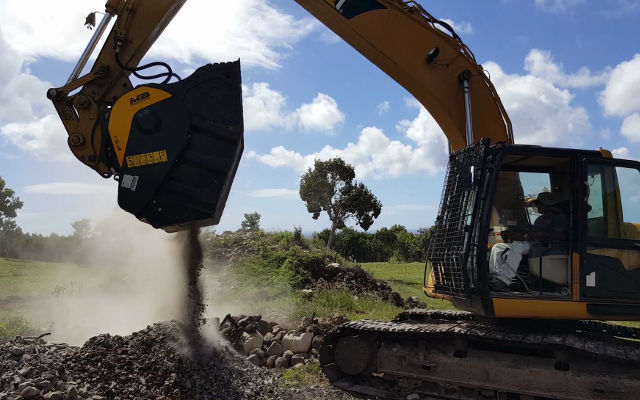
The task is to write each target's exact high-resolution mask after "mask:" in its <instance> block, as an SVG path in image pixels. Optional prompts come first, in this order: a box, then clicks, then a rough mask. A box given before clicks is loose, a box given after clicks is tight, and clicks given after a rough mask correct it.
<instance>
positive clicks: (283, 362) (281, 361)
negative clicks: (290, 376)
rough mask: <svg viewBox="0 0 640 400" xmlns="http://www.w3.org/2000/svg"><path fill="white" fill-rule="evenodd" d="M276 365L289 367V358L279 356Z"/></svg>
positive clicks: (277, 366)
mask: <svg viewBox="0 0 640 400" xmlns="http://www.w3.org/2000/svg"><path fill="white" fill-rule="evenodd" d="M274 365H275V367H276V368H289V360H288V359H287V358H286V357H278V358H277V359H276V362H275V363H274Z"/></svg>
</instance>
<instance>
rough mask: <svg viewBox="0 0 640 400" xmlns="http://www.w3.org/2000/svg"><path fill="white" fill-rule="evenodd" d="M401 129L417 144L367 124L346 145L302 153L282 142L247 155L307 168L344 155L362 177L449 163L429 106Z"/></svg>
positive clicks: (432, 171) (431, 169)
mask: <svg viewBox="0 0 640 400" xmlns="http://www.w3.org/2000/svg"><path fill="white" fill-rule="evenodd" d="M398 129H399V130H400V131H401V132H403V133H404V134H405V137H406V138H407V139H409V140H411V141H412V142H413V143H414V144H413V145H410V144H405V143H402V142H400V141H398V140H391V139H389V138H388V137H387V136H386V135H385V134H384V132H383V131H382V130H380V129H378V128H375V127H365V128H363V129H362V130H361V132H360V136H359V137H358V140H357V142H355V143H353V142H350V143H348V144H347V145H346V146H345V147H344V148H342V149H338V148H334V147H332V146H325V147H324V148H322V149H321V150H320V151H318V152H315V153H311V154H307V155H302V154H300V153H298V152H296V151H293V150H288V149H286V148H284V147H282V146H278V147H274V148H273V149H271V152H270V153H268V154H263V155H259V154H256V153H255V152H250V153H248V154H247V158H250V159H255V160H258V161H259V162H262V163H264V164H266V165H269V166H272V167H282V166H288V167H291V168H294V169H295V170H297V171H299V172H304V171H305V170H307V169H308V168H310V167H312V166H313V163H314V161H315V160H316V159H320V160H328V159H330V158H334V157H340V158H342V159H343V160H345V161H346V162H347V163H349V164H351V165H353V166H354V168H355V171H356V176H357V177H358V178H359V179H363V178H366V177H374V178H385V177H397V176H401V175H404V174H407V173H411V172H418V171H425V172H427V173H429V174H435V173H436V172H438V171H440V170H442V169H443V168H444V167H445V164H446V159H447V140H446V138H445V136H444V134H443V133H442V131H441V130H440V128H439V127H438V125H437V124H436V122H435V121H434V120H433V118H432V117H431V116H430V115H429V114H428V113H427V112H426V110H424V109H421V110H420V112H419V114H418V116H417V117H416V118H415V119H414V120H412V121H408V120H405V121H401V122H400V123H399V124H398Z"/></svg>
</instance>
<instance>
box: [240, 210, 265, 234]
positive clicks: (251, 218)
mask: <svg viewBox="0 0 640 400" xmlns="http://www.w3.org/2000/svg"><path fill="white" fill-rule="evenodd" d="M240 230H242V231H253V232H255V231H259V230H260V214H259V213H257V212H253V213H251V214H246V213H245V214H244V221H242V222H241V223H240Z"/></svg>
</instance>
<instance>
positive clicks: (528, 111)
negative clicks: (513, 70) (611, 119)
mask: <svg viewBox="0 0 640 400" xmlns="http://www.w3.org/2000/svg"><path fill="white" fill-rule="evenodd" d="M484 67H485V69H486V70H487V71H488V72H489V74H490V76H491V81H492V82H493V84H494V85H495V86H496V89H497V91H498V93H499V94H500V98H501V99H502V102H503V103H504V105H505V108H506V109H507V112H508V114H509V116H510V118H511V122H512V123H513V132H514V136H515V141H516V143H522V144H538V145H559V144H560V145H565V146H570V147H576V146H580V145H581V144H582V137H583V136H584V135H585V134H588V133H590V131H591V124H590V123H589V117H588V115H587V111H586V110H585V109H584V107H576V106H573V105H572V104H571V101H572V99H573V95H572V94H571V93H570V92H569V91H568V90H566V89H560V88H558V87H556V86H555V85H554V84H553V83H552V82H550V81H548V80H546V79H543V78H540V77H537V76H533V75H524V76H522V75H517V74H506V73H505V72H504V71H502V69H501V68H500V66H499V65H498V64H496V63H494V62H487V63H485V64H484Z"/></svg>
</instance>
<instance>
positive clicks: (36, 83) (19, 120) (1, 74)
mask: <svg viewBox="0 0 640 400" xmlns="http://www.w3.org/2000/svg"><path fill="white" fill-rule="evenodd" d="M0 54H2V57H0V104H2V107H0V136H1V137H3V138H4V139H5V140H6V141H8V142H9V143H11V144H13V145H15V146H17V147H18V148H19V149H21V150H23V151H25V152H27V153H30V154H32V155H34V156H37V157H42V158H46V159H49V160H51V159H56V160H63V159H64V160H71V159H73V156H72V155H71V152H70V151H69V148H68V146H67V132H66V131H65V129H64V127H63V125H62V122H61V121H60V119H59V118H58V117H57V114H55V109H54V108H53V105H52V104H51V102H50V101H49V100H48V99H47V97H46V91H47V89H48V88H49V87H51V85H50V84H49V83H48V82H44V81H41V80H40V79H38V78H37V77H35V76H34V75H32V74H31V72H30V70H29V68H28V66H27V62H26V60H25V58H24V57H23V56H21V55H20V54H19V53H18V52H17V51H15V50H14V49H13V48H12V47H11V46H10V45H9V43H8V41H7V40H5V37H4V34H3V33H2V31H0Z"/></svg>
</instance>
